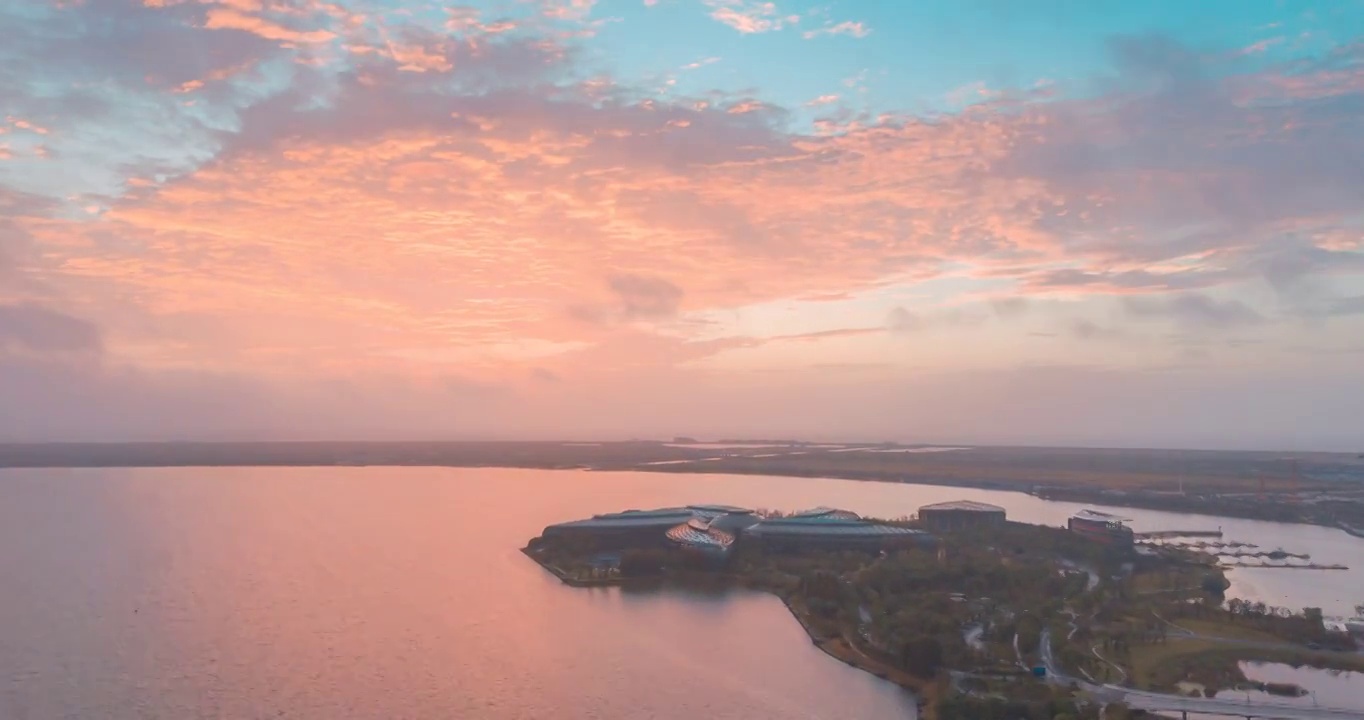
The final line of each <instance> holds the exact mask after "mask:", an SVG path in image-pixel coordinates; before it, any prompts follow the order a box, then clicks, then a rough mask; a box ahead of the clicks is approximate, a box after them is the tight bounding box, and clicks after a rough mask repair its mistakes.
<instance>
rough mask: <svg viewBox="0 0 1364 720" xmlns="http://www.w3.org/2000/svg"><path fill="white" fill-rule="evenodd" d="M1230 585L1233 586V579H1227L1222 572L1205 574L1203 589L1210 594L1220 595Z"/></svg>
mask: <svg viewBox="0 0 1364 720" xmlns="http://www.w3.org/2000/svg"><path fill="white" fill-rule="evenodd" d="M1229 587H1231V581H1229V580H1227V579H1226V577H1224V576H1223V575H1222V573H1220V572H1218V573H1208V574H1207V575H1204V576H1203V591H1204V592H1206V593H1208V594H1209V595H1215V596H1219V597H1220V596H1221V595H1222V593H1225V592H1226V591H1227V588H1229Z"/></svg>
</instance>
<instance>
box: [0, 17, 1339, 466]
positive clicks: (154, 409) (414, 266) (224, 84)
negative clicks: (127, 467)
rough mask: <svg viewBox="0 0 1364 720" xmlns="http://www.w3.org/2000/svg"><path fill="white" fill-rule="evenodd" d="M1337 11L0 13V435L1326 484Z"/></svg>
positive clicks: (1335, 228)
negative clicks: (823, 451) (1173, 454)
mask: <svg viewBox="0 0 1364 720" xmlns="http://www.w3.org/2000/svg"><path fill="white" fill-rule="evenodd" d="M1361 198H1364V2H1358V1H1345V0H1340V1H1337V2H1325V1H1317V2H1302V3H1281V2H1229V1H1220V2H1203V3H1177V2H1150V3H1124V2H1090V3H1073V2H1065V1H1063V0H1053V1H1050V2H1043V3H1031V4H1028V5H1027V7H1023V6H1021V5H1017V4H1013V3H1007V2H1001V1H994V0H958V1H956V2H900V3H856V2H846V1H845V2H819V1H815V2H812V1H810V0H772V1H771V2H762V1H757V0H503V1H499V2H487V3H470V4H467V5H453V4H445V3H423V2H391V1H389V0H335V1H334V2H328V1H326V0H53V1H52V2H47V1H42V0H17V1H15V2H8V3H5V4H3V6H0V403H3V405H4V407H5V409H6V412H4V413H0V439H3V440H8V441H46V440H72V441H84V440H100V441H119V440H161V439H175V440H188V439H205V440H270V439H280V440H289V439H309V440H321V439H376V440H384V439H402V438H416V439H433V438H452V439H459V438H479V439H492V438H496V439H515V438H539V439H544V438H567V439H626V438H630V437H671V436H674V435H695V436H701V437H711V438H714V437H794V438H801V439H845V440H852V439H862V440H865V441H870V442H877V441H883V440H897V441H902V442H952V443H957V442H962V443H971V444H1026V445H1051V446H1076V445H1079V446H1107V447H1169V448H1223V449H1272V450H1283V451H1309V450H1337V451H1345V452H1360V451H1364V392H1361V391H1360V388H1361V387H1364V205H1361V202H1360V200H1361Z"/></svg>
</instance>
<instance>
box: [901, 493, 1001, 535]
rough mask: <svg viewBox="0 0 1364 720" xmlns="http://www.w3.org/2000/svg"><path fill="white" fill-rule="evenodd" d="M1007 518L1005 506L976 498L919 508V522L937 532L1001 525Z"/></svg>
mask: <svg viewBox="0 0 1364 720" xmlns="http://www.w3.org/2000/svg"><path fill="white" fill-rule="evenodd" d="M1006 519H1007V517H1006V513H1005V511H1004V508H1002V507H1000V506H998V505H991V504H989V503H983V502H976V501H974V500H954V501H952V502H943V503H936V504H933V505H925V506H923V507H921V508H919V524H921V525H923V526H924V528H926V529H928V530H932V531H935V532H957V531H961V530H974V529H979V528H989V527H999V526H1000V525H1003V524H1004V522H1005V520H1006Z"/></svg>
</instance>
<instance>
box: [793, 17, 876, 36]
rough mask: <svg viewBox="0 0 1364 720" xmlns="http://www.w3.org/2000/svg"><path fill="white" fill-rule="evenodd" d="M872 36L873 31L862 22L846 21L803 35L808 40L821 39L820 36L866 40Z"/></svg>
mask: <svg viewBox="0 0 1364 720" xmlns="http://www.w3.org/2000/svg"><path fill="white" fill-rule="evenodd" d="M870 34H871V29H870V28H868V27H867V26H866V25H865V24H863V23H860V22H852V21H849V20H845V21H843V22H841V23H837V24H835V25H827V26H825V27H822V28H819V29H818V30H808V31H806V32H805V33H803V34H802V36H803V37H804V38H805V39H806V40H811V39H813V38H816V37H819V36H820V35H847V36H849V37H855V38H864V37H866V36H868V35H870Z"/></svg>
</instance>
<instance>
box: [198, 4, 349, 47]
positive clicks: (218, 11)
mask: <svg viewBox="0 0 1364 720" xmlns="http://www.w3.org/2000/svg"><path fill="white" fill-rule="evenodd" d="M204 27H206V28H210V29H214V30H223V29H227V30H244V31H246V32H249V33H253V34H255V35H259V36H260V37H263V38H265V39H267V40H279V41H283V42H296V43H321V42H327V41H328V40H331V39H332V38H335V37H336V34H335V33H333V32H331V31H329V30H294V29H291V28H288V27H285V26H283V25H280V24H278V23H274V22H271V21H269V20H266V19H265V18H262V17H258V16H254V15H247V14H244V13H242V12H238V11H236V10H232V9H228V8H212V9H210V10H209V11H208V16H207V18H206V19H205V21H204Z"/></svg>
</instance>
